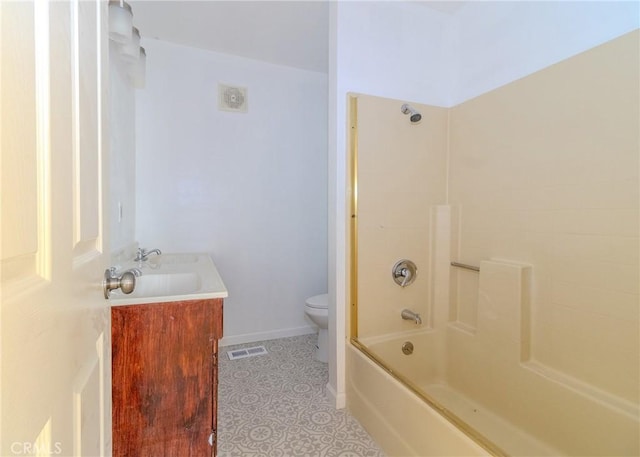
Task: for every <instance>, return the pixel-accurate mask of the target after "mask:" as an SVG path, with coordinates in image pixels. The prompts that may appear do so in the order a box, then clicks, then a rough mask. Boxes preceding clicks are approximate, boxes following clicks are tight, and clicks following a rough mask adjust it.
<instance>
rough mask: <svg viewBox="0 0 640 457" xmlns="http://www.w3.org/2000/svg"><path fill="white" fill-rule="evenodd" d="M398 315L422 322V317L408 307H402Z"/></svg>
mask: <svg viewBox="0 0 640 457" xmlns="http://www.w3.org/2000/svg"><path fill="white" fill-rule="evenodd" d="M400 315H401V316H402V318H403V319H404V320H406V321H415V323H416V324H422V318H421V317H420V314H418V313H414V312H413V311H411V310H410V309H403V310H402V313H401V314H400Z"/></svg>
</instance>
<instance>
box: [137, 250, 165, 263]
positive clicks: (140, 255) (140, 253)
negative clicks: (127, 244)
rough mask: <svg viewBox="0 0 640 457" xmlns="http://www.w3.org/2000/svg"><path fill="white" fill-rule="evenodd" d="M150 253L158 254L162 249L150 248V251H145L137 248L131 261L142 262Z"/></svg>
mask: <svg viewBox="0 0 640 457" xmlns="http://www.w3.org/2000/svg"><path fill="white" fill-rule="evenodd" d="M151 254H157V255H160V254H162V251H161V250H160V249H151V250H150V251H147V250H146V249H144V248H138V253H137V254H136V258H135V259H133V261H134V262H144V261H146V260H147V259H148V258H149V256H150V255H151Z"/></svg>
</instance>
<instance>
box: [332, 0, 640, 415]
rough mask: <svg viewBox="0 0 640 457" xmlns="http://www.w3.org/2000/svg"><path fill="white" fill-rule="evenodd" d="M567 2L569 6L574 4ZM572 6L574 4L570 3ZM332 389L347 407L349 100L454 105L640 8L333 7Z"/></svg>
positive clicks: (625, 24)
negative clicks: (355, 96) (362, 97)
mask: <svg viewBox="0 0 640 457" xmlns="http://www.w3.org/2000/svg"><path fill="white" fill-rule="evenodd" d="M565 3H567V5H565ZM569 4H570V5H569ZM330 24H331V25H330V35H331V36H330V46H331V49H330V67H329V87H330V93H329V97H330V102H329V103H330V107H331V109H330V112H329V124H330V129H329V135H330V138H329V144H330V151H329V156H330V157H329V164H330V169H329V183H330V189H329V191H330V194H329V197H330V198H329V214H330V215H329V230H330V234H329V251H330V252H331V261H330V264H329V291H330V303H333V302H334V301H335V304H334V305H335V308H331V309H330V314H329V318H330V340H332V341H331V344H332V345H335V346H332V347H331V348H330V358H329V385H328V390H329V392H330V393H331V395H333V396H334V399H335V401H336V405H337V406H339V407H340V406H343V405H344V387H345V386H344V376H345V371H344V368H345V367H344V342H345V338H346V331H345V324H346V322H345V316H346V310H347V308H346V294H347V282H346V274H347V271H348V270H347V269H346V266H347V258H348V257H347V256H348V249H347V237H346V233H347V232H346V227H347V214H346V210H347V207H346V202H347V201H348V194H347V167H346V164H347V157H348V150H347V137H346V125H347V106H346V98H347V94H348V93H349V92H360V93H366V94H371V95H378V96H384V97H389V98H396V99H399V100H406V101H413V102H419V103H425V104H430V105H437V106H453V105H455V104H457V103H460V102H461V101H464V100H466V99H469V98H472V97H475V96H477V95H480V94H482V93H484V92H486V91H488V90H491V89H493V88H495V87H498V86H501V85H504V84H507V83H508V82H511V81H513V80H514V79H517V78H520V77H522V76H525V75H526V74H529V73H532V72H535V71H537V70H539V69H541V68H543V67H545V66H548V65H551V64H553V63H555V62H557V61H560V60H563V59H566V58H568V57H570V56H572V55H574V54H576V53H578V52H581V51H583V50H586V49H589V48H590V47H593V46H595V45H597V44H599V43H602V42H605V41H607V40H610V39H613V38H615V37H617V36H620V35H622V34H624V33H626V32H628V31H630V30H632V29H633V28H637V27H638V4H637V3H636V2H594V3H591V2H468V3H467V4H466V5H465V6H463V7H462V8H461V9H460V10H458V11H457V12H456V14H454V15H448V14H446V13H441V12H439V11H436V10H433V9H431V8H429V7H427V6H424V5H419V4H417V3H404V2H403V3H395V2H388V3H382V2H341V3H335V4H333V3H332V5H331V19H330Z"/></svg>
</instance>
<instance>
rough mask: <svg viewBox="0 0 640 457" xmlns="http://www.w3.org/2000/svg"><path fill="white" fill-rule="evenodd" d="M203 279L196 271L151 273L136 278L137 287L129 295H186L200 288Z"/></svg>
mask: <svg viewBox="0 0 640 457" xmlns="http://www.w3.org/2000/svg"><path fill="white" fill-rule="evenodd" d="M201 285H202V281H200V276H199V275H198V274H196V273H172V274H150V275H143V276H140V277H139V278H136V288H135V289H134V291H133V292H131V293H130V294H129V297H131V298H133V297H148V296H154V295H184V294H190V293H193V292H195V291H197V290H199V289H200V286H201Z"/></svg>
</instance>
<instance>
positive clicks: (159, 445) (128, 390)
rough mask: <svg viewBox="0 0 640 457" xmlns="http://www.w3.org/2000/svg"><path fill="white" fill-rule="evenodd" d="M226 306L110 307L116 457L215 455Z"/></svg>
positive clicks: (207, 302) (193, 303) (194, 302)
mask: <svg viewBox="0 0 640 457" xmlns="http://www.w3.org/2000/svg"><path fill="white" fill-rule="evenodd" d="M222 305H223V300H222V299H209V300H189V301H182V302H170V303H154V304H143V305H128V306H116V307H112V308H111V341H112V377H113V379H112V386H113V387H112V395H113V400H112V401H113V455H114V456H116V457H120V456H163V457H170V456H175V457H184V456H199V457H200V456H208V455H213V456H215V455H216V434H217V433H216V427H217V425H216V422H217V393H218V339H220V338H221V337H222ZM210 437H212V439H213V444H212V445H211V444H210V443H209V440H210Z"/></svg>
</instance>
